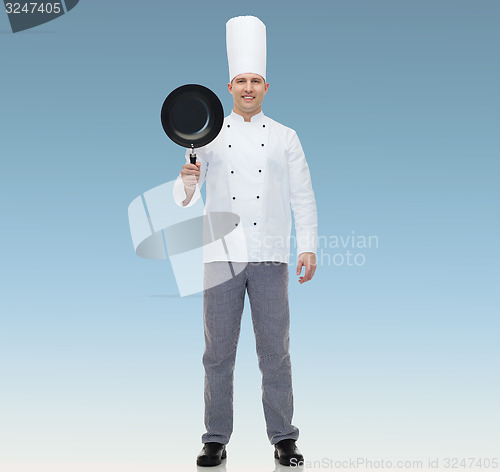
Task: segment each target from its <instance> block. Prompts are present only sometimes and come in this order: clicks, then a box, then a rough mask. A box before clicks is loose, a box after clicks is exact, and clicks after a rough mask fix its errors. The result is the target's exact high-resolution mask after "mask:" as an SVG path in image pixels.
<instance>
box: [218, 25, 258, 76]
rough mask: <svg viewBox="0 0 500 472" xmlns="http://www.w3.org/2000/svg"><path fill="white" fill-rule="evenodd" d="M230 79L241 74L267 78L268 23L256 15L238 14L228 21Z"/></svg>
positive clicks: (227, 42) (227, 41) (227, 39)
mask: <svg viewBox="0 0 500 472" xmlns="http://www.w3.org/2000/svg"><path fill="white" fill-rule="evenodd" d="M226 46H227V62H228V63H229V81H231V80H233V79H234V78H235V77H236V76H237V75H240V74H247V73H252V74H259V75H261V76H262V77H263V78H264V80H266V25H265V24H264V23H262V21H260V20H259V19H258V18H257V17H255V16H236V17H234V18H231V19H230V20H229V21H228V22H227V23H226Z"/></svg>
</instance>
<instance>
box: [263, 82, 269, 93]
mask: <svg viewBox="0 0 500 472" xmlns="http://www.w3.org/2000/svg"><path fill="white" fill-rule="evenodd" d="M268 89H269V84H268V83H267V82H266V85H265V86H264V95H265V94H266V93H267V91H268Z"/></svg>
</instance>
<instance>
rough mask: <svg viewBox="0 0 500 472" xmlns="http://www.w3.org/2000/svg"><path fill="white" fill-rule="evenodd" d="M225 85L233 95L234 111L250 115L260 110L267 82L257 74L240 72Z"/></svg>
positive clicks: (267, 86) (267, 85)
mask: <svg viewBox="0 0 500 472" xmlns="http://www.w3.org/2000/svg"><path fill="white" fill-rule="evenodd" d="M227 87H228V89H229V93H230V94H231V95H232V96H233V102H234V107H235V108H236V109H237V110H236V111H240V112H242V113H244V114H249V115H252V114H257V113H259V112H260V111H261V106H262V102H263V101H264V95H265V94H266V93H267V89H268V88H269V84H267V83H266V82H265V81H264V79H263V78H262V77H261V76H260V75H258V74H240V75H237V76H236V77H235V78H234V79H233V80H232V81H231V83H230V84H227Z"/></svg>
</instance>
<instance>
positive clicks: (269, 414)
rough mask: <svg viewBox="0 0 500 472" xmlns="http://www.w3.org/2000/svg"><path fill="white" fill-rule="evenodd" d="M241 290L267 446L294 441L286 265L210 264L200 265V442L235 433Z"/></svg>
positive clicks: (224, 440) (224, 439) (225, 440)
mask: <svg viewBox="0 0 500 472" xmlns="http://www.w3.org/2000/svg"><path fill="white" fill-rule="evenodd" d="M245 290H246V291H247V292H248V298H249V300H250V307H251V312H252V322H253V328H254V333H255V341H256V348H257V356H258V361H259V368H260V371H261V372H262V404H263V407H264V416H265V420H266V427H267V436H268V438H269V441H270V442H271V444H276V443H277V442H278V441H281V440H282V439H298V436H299V430H298V428H296V427H295V426H293V425H292V424H291V421H292V415H293V392H292V367H291V363H290V354H289V344H290V338H289V326H290V313H289V306H288V264H286V263H279V262H269V261H266V262H248V263H247V262H209V263H205V264H204V291H203V321H204V331H205V352H204V354H203V365H204V367H205V389H204V398H205V427H206V430H207V432H206V433H205V434H203V435H202V442H203V443H206V442H218V443H222V444H227V443H228V442H229V439H230V437H231V434H232V432H233V372H234V366H235V360H236V349H237V346H238V340H239V335H240V327H241V317H242V314H243V308H244V299H245Z"/></svg>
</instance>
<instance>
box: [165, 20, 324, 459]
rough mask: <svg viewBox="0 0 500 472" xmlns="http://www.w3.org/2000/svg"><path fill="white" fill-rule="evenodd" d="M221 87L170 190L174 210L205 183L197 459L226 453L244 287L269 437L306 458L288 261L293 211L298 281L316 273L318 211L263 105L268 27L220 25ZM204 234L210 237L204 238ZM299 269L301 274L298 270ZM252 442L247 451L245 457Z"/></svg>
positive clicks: (296, 156)
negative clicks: (222, 98)
mask: <svg viewBox="0 0 500 472" xmlns="http://www.w3.org/2000/svg"><path fill="white" fill-rule="evenodd" d="M226 42H227V56H228V63H229V83H228V90H229V93H231V95H232V98H233V104H234V106H233V110H232V112H231V114H230V115H229V116H228V117H226V118H225V120H224V124H223V127H222V130H221V132H220V133H219V135H218V136H217V138H216V139H215V140H214V141H212V142H211V143H210V144H208V145H206V146H204V147H202V148H199V149H197V156H198V161H197V162H196V165H195V164H190V163H189V162H190V161H189V154H190V152H191V151H190V150H187V151H186V164H185V165H184V166H183V167H182V170H181V172H180V175H179V176H178V178H177V180H176V182H175V184H174V190H173V197H174V200H175V201H176V203H177V204H178V205H179V206H181V207H189V206H191V205H193V204H194V203H195V202H196V201H197V200H198V199H199V198H200V189H201V187H202V185H203V183H204V182H206V186H207V188H206V203H205V210H204V212H205V214H206V215H207V217H208V219H209V220H211V224H210V226H211V227H210V231H208V230H207V231H204V235H205V241H204V242H205V245H204V247H203V262H204V292H203V319H204V332H205V352H204V354H203V365H204V368H205V389H204V398H205V427H206V432H205V433H204V434H203V435H202V442H203V443H204V446H203V449H202V451H201V452H200V454H199V455H198V457H197V464H198V465H200V466H213V465H218V464H220V463H221V460H222V459H225V458H226V456H227V454H226V445H227V443H228V442H229V439H230V437H231V434H232V431H233V371H234V367H235V359H236V349H237V345H238V339H239V332H240V325H241V317H242V313H243V309H244V299H245V291H246V292H247V293H248V298H249V301H250V306H251V314H252V322H253V326H254V332H255V339H256V347H257V355H258V362H259V368H260V370H261V372H262V403H263V408H264V416H265V420H266V428H267V435H268V439H269V441H270V443H271V444H272V445H274V456H275V458H276V459H278V461H279V463H280V464H283V465H292V464H294V465H297V464H298V463H300V461H303V460H304V458H303V456H302V454H301V453H300V451H299V450H298V448H297V446H296V444H295V441H296V440H297V439H298V437H299V429H298V428H297V427H296V426H294V425H293V424H292V415H293V391H292V376H291V363H290V354H289V323H290V317H289V305H288V262H289V254H290V232H291V221H292V218H291V211H293V216H294V219H295V231H296V245H297V256H298V263H297V275H298V276H300V277H299V279H298V281H299V283H300V284H302V283H304V282H307V281H309V280H311V278H312V277H313V275H314V272H315V270H316V248H317V213H316V201H315V198H314V192H313V189H312V183H311V177H310V173H309V167H308V165H307V162H306V159H305V156H304V152H303V150H302V146H301V144H300V141H299V138H298V137H297V134H296V132H295V131H294V130H292V129H290V128H288V127H286V126H283V125H282V124H280V123H278V122H276V121H274V120H272V119H271V118H269V117H267V116H266V115H264V113H263V112H262V103H263V100H264V97H265V95H266V93H267V92H268V89H269V83H267V82H266V27H265V25H264V23H262V21H260V20H259V19H258V18H256V17H253V16H240V17H236V18H232V19H230V20H229V21H228V22H227V24H226ZM207 234H209V235H211V237H209V238H208V239H207V238H206V235H207ZM303 268H304V270H305V272H304V275H303V276H301V272H302V269H303ZM251 451H252V449H251V447H250V448H249V454H251Z"/></svg>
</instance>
